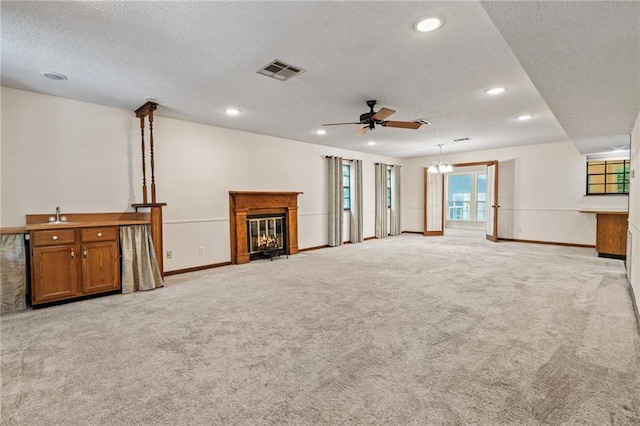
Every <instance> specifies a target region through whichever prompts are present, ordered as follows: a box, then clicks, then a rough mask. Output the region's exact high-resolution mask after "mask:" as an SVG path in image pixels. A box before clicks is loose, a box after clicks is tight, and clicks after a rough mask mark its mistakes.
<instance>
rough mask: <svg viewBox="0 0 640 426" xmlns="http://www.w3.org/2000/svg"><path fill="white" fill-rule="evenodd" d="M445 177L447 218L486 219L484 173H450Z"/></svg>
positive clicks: (485, 176)
mask: <svg viewBox="0 0 640 426" xmlns="http://www.w3.org/2000/svg"><path fill="white" fill-rule="evenodd" d="M447 179H448V193H447V220H466V221H478V222H483V221H485V220H487V216H486V209H487V207H486V205H487V175H486V173H484V172H482V173H464V174H450V175H448V176H447Z"/></svg>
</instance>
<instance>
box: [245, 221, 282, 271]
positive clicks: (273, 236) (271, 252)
mask: <svg viewBox="0 0 640 426" xmlns="http://www.w3.org/2000/svg"><path fill="white" fill-rule="evenodd" d="M286 221H287V218H286V216H285V215H280V214H278V215H268V216H249V217H248V218H247V238H248V240H247V248H248V250H249V258H250V259H251V260H255V259H262V258H265V257H269V258H271V259H273V257H274V256H276V255H277V256H279V255H281V254H286V253H287V250H286V245H285V244H286V240H287V237H286Z"/></svg>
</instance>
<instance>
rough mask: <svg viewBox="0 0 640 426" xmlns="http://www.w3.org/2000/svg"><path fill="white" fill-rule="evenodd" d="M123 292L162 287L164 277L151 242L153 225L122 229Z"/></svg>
mask: <svg viewBox="0 0 640 426" xmlns="http://www.w3.org/2000/svg"><path fill="white" fill-rule="evenodd" d="M120 247H121V252H122V292H123V293H133V292H134V291H138V290H153V289H154V288H157V287H162V286H163V285H164V283H163V282H162V275H161V273H160V268H159V267H158V259H156V252H155V250H154V248H153V241H152V240H151V225H131V226H121V227H120Z"/></svg>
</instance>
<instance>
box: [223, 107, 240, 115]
mask: <svg viewBox="0 0 640 426" xmlns="http://www.w3.org/2000/svg"><path fill="white" fill-rule="evenodd" d="M224 112H226V113H227V115H238V114H240V112H241V111H240V110H239V109H238V108H227V109H225V110H224Z"/></svg>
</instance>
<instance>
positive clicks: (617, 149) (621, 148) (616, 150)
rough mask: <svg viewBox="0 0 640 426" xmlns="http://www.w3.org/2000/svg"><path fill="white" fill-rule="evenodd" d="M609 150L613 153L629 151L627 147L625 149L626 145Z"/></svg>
mask: <svg viewBox="0 0 640 426" xmlns="http://www.w3.org/2000/svg"><path fill="white" fill-rule="evenodd" d="M611 149H612V150H613V152H626V151H629V147H627V146H626V145H621V146H612V147H611Z"/></svg>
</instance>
